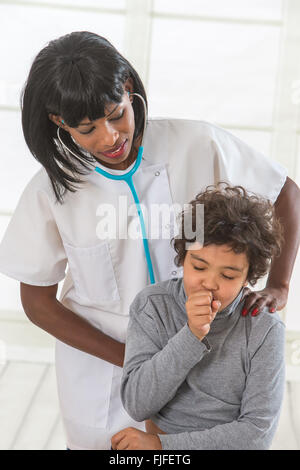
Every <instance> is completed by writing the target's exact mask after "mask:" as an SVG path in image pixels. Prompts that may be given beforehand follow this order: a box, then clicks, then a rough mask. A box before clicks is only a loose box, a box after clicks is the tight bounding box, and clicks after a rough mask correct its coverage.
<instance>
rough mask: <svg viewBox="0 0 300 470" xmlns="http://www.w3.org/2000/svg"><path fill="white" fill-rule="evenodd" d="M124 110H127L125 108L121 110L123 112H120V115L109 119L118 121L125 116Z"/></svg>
mask: <svg viewBox="0 0 300 470" xmlns="http://www.w3.org/2000/svg"><path fill="white" fill-rule="evenodd" d="M124 112H125V110H124V109H123V111H122V112H121V114H119V116H117V117H115V118H112V119H109V121H118V120H119V119H121V118H122V117H123V116H124Z"/></svg>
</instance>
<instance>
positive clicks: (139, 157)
mask: <svg viewBox="0 0 300 470" xmlns="http://www.w3.org/2000/svg"><path fill="white" fill-rule="evenodd" d="M130 94H131V95H135V96H137V97H138V98H139V99H141V100H142V102H143V106H144V111H145V121H144V130H143V137H142V144H143V140H144V135H145V129H146V116H147V108H146V103H145V100H144V98H143V97H142V96H141V95H139V94H138V93H130ZM59 131H60V128H59V127H58V128H57V138H58V140H59V142H60V143H61V145H62V146H63V147H65V148H66V149H67V150H68V151H69V152H70V153H71V154H73V155H74V156H75V157H76V158H79V159H80V160H81V158H80V157H79V156H78V155H76V154H75V153H74V152H73V151H72V150H71V149H69V148H68V147H67V146H66V144H65V143H64V142H63V141H62V139H61V137H60V132H59ZM143 151H144V147H143V145H141V146H140V147H139V149H138V154H137V158H136V162H135V164H134V166H133V167H132V168H131V169H130V170H129V171H128V172H127V173H125V174H123V175H113V174H111V173H109V172H108V171H105V170H103V169H102V168H99V167H98V166H96V167H95V168H94V170H95V171H96V172H97V173H99V174H100V175H102V176H104V177H105V178H109V179H112V180H116V181H125V182H126V183H127V184H128V186H129V189H130V191H131V194H132V197H133V200H134V202H135V205H136V208H137V213H138V216H139V221H140V226H141V231H142V237H143V245H144V251H145V256H146V261H147V266H148V272H149V278H150V283H151V284H155V276H154V270H153V265H152V260H151V255H150V250H149V243H148V238H147V233H146V226H145V220H144V216H143V211H142V209H141V204H140V201H139V198H138V195H137V192H136V189H135V187H134V183H133V180H132V177H133V175H134V173H135V172H136V171H137V169H138V168H139V166H140V164H141V161H142V156H143Z"/></svg>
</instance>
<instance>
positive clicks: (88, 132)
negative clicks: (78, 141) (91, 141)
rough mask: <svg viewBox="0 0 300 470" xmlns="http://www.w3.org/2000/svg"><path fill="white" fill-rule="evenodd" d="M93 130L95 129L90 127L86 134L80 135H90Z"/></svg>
mask: <svg viewBox="0 0 300 470" xmlns="http://www.w3.org/2000/svg"><path fill="white" fill-rule="evenodd" d="M94 129H95V127H92V128H91V129H90V130H89V131H87V132H80V134H82V135H87V134H90V133H91V132H92V131H93V130H94Z"/></svg>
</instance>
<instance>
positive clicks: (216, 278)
mask: <svg viewBox="0 0 300 470" xmlns="http://www.w3.org/2000/svg"><path fill="white" fill-rule="evenodd" d="M191 248H192V249H190V250H188V251H187V252H186V255H185V259H184V263H183V282H184V289H185V293H186V295H187V297H189V296H190V295H191V294H193V293H194V292H197V291H199V290H208V291H210V292H212V294H213V297H214V299H215V300H219V301H220V302H221V307H220V309H219V311H220V310H223V309H224V308H225V307H227V305H229V304H230V303H231V302H232V301H233V300H234V299H235V297H236V296H237V295H238V293H239V292H240V290H241V288H242V287H243V286H246V285H247V283H248V282H247V274H248V269H249V262H248V259H247V256H246V254H245V253H239V254H237V253H235V252H234V251H232V249H231V247H230V246H228V245H207V246H204V247H201V245H198V246H197V245H196V244H194V245H192V246H191ZM198 248H199V249H198Z"/></svg>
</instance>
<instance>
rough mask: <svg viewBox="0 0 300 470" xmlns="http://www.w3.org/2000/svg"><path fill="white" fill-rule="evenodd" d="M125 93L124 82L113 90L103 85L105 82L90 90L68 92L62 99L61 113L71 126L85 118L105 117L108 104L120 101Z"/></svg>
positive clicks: (93, 119) (76, 124) (92, 119)
mask: <svg viewBox="0 0 300 470" xmlns="http://www.w3.org/2000/svg"><path fill="white" fill-rule="evenodd" d="M95 85H96V84H95ZM110 86H111V83H110ZM100 90H101V91H100ZM123 93H124V90H123V86H122V84H119V86H116V87H115V88H114V89H113V90H112V89H109V88H108V87H106V86H103V82H102V84H101V85H100V86H94V87H92V89H90V90H89V89H88V87H87V88H86V89H85V90H82V91H81V92H78V90H76V92H74V93H68V96H66V97H65V98H64V99H63V100H62V101H61V113H60V114H61V116H62V118H63V119H64V120H65V121H66V123H67V124H68V125H69V126H70V127H78V125H79V124H80V122H81V121H82V120H83V119H85V118H88V119H89V120H90V121H95V120H96V119H99V118H102V117H104V116H105V114H106V113H107V111H106V110H107V106H108V105H110V104H112V103H116V104H117V103H120V102H121V101H122V97H123Z"/></svg>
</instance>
